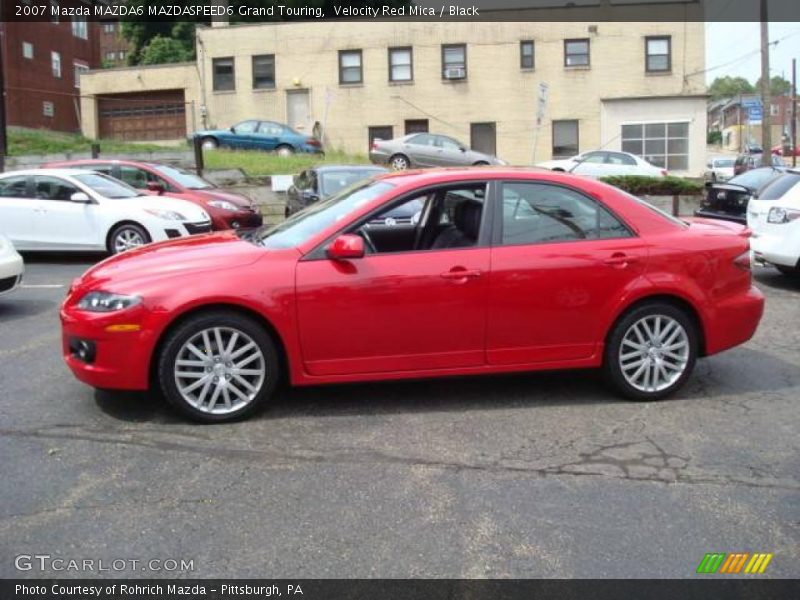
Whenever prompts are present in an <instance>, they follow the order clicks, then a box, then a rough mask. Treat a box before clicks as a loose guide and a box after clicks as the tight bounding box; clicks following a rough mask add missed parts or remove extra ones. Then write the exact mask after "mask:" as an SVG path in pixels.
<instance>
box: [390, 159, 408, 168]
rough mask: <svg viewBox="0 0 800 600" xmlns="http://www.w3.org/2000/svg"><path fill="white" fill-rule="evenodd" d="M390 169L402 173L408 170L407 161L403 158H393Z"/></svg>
mask: <svg viewBox="0 0 800 600" xmlns="http://www.w3.org/2000/svg"><path fill="white" fill-rule="evenodd" d="M392 168H393V169H394V170H395V171H404V170H405V169H407V168H408V160H406V158H405V157H403V156H395V157H394V158H392Z"/></svg>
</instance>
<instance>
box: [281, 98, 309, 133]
mask: <svg viewBox="0 0 800 600" xmlns="http://www.w3.org/2000/svg"><path fill="white" fill-rule="evenodd" d="M286 120H287V121H288V123H289V127H291V128H292V129H294V130H295V131H299V132H300V133H305V134H307V135H311V128H312V125H313V122H312V120H311V101H310V99H309V96H308V90H289V91H287V92H286Z"/></svg>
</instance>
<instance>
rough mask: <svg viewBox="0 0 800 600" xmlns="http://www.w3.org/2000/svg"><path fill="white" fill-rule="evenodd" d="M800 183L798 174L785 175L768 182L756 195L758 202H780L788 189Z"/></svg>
mask: <svg viewBox="0 0 800 600" xmlns="http://www.w3.org/2000/svg"><path fill="white" fill-rule="evenodd" d="M798 182H800V174H799V173H785V174H783V175H781V176H780V177H777V178H776V179H773V180H772V181H770V182H769V183H768V184H767V185H765V186H764V189H762V190H761V191H760V192H759V193H758V199H759V200H780V199H781V198H783V197H784V196H785V195H786V194H787V193H788V191H789V190H790V189H792V188H793V187H794V186H795V185H797V183H798Z"/></svg>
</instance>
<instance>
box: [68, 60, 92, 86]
mask: <svg viewBox="0 0 800 600" xmlns="http://www.w3.org/2000/svg"><path fill="white" fill-rule="evenodd" d="M72 66H73V68H74V73H75V87H76V88H79V87H81V73H85V72H86V71H88V70H89V65H87V64H83V63H73V64H72Z"/></svg>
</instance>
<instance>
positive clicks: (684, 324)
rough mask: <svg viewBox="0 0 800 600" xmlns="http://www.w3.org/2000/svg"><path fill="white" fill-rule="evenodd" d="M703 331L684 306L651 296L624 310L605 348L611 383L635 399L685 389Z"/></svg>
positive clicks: (656, 396) (656, 398)
mask: <svg viewBox="0 0 800 600" xmlns="http://www.w3.org/2000/svg"><path fill="white" fill-rule="evenodd" d="M697 340H698V332H697V326H696V325H695V323H694V321H693V320H692V319H691V318H690V317H689V316H688V315H687V314H686V313H685V312H684V311H683V310H681V309H680V308H678V307H676V306H674V305H672V304H668V303H664V302H649V303H647V304H643V305H640V306H638V307H636V308H634V309H633V310H631V311H629V312H628V313H627V314H626V315H624V316H623V317H622V318H621V319H620V320H619V321H618V322H617V323H616V324H615V325H614V329H613V330H612V331H611V335H610V336H609V338H608V342H607V344H606V348H605V356H604V361H603V362H604V369H605V373H606V377H607V379H608V380H609V382H610V383H611V385H612V386H613V387H614V388H616V390H617V391H618V392H620V393H621V394H622V395H623V396H625V397H626V398H628V399H630V400H658V399H660V398H665V397H667V396H669V395H671V394H673V393H674V392H676V391H677V390H678V389H680V388H681V387H682V386H683V385H684V384H685V383H686V380H687V379H688V378H689V376H690V375H691V373H692V370H693V369H694V364H695V361H696V360H697V346H698V343H697Z"/></svg>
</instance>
